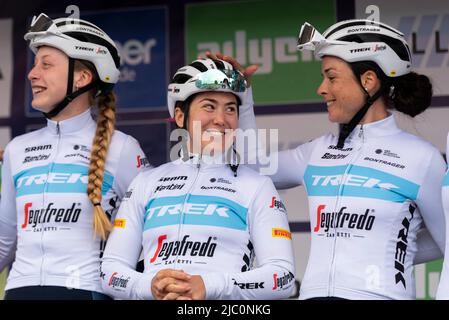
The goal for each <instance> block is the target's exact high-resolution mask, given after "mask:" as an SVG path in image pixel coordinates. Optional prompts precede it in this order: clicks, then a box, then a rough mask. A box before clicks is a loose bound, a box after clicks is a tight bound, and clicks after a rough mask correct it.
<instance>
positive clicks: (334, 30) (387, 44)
mask: <svg viewBox="0 0 449 320" xmlns="http://www.w3.org/2000/svg"><path fill="white" fill-rule="evenodd" d="M373 24H374V25H373ZM368 43H369V44H372V46H371V47H366V45H367V44H368ZM298 50H300V51H302V50H312V51H314V53H315V56H316V57H317V58H318V59H321V58H323V57H324V56H326V55H328V56H335V57H338V58H340V59H343V60H345V61H346V62H348V63H352V62H359V61H372V62H375V63H376V64H377V65H378V66H379V68H380V69H381V70H382V71H383V72H384V74H385V75H386V76H387V77H398V76H402V75H405V74H407V73H409V72H410V71H411V65H412V63H411V53H410V48H409V46H408V44H407V42H406V41H405V38H404V35H403V34H402V33H401V32H400V31H398V30H396V29H394V28H392V27H390V26H388V25H386V24H383V23H380V22H373V21H370V20H347V21H341V22H338V23H336V24H334V25H333V26H331V27H329V28H328V29H327V30H326V31H325V32H324V33H323V34H320V33H319V32H318V31H317V30H316V29H315V28H314V27H313V26H312V25H310V24H309V23H304V25H303V27H302V28H301V31H300V35H299V39H298ZM355 53H358V54H355Z"/></svg>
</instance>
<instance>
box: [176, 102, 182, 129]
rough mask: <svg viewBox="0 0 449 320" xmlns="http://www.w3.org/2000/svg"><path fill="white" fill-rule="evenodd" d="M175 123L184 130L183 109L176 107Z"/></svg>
mask: <svg viewBox="0 0 449 320" xmlns="http://www.w3.org/2000/svg"><path fill="white" fill-rule="evenodd" d="M175 121H176V125H177V126H178V127H179V128H182V127H183V125H184V112H182V110H181V108H179V107H175Z"/></svg>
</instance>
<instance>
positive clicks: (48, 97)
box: [28, 46, 69, 112]
mask: <svg viewBox="0 0 449 320" xmlns="http://www.w3.org/2000/svg"><path fill="white" fill-rule="evenodd" d="M68 61H69V59H68V57H67V55H66V54H64V53H63V52H62V51H60V50H58V49H56V48H52V47H47V46H43V47H40V48H39V49H38V51H37V53H36V57H35V60H34V66H33V68H32V69H31V70H30V72H29V73H28V80H30V82H31V89H32V91H33V100H32V102H31V105H32V106H33V108H35V109H37V110H39V111H42V112H49V111H50V110H52V109H53V107H54V106H55V105H56V104H57V103H59V102H60V101H62V100H63V99H64V97H65V95H66V91H67V77H68V72H69V71H68Z"/></svg>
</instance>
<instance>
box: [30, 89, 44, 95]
mask: <svg viewBox="0 0 449 320" xmlns="http://www.w3.org/2000/svg"><path fill="white" fill-rule="evenodd" d="M44 90H45V88H33V94H38V93H41V92H42V91H44Z"/></svg>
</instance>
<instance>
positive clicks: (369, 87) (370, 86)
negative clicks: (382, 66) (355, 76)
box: [360, 70, 380, 93]
mask: <svg viewBox="0 0 449 320" xmlns="http://www.w3.org/2000/svg"><path fill="white" fill-rule="evenodd" d="M360 80H361V81H362V85H363V87H364V88H365V90H366V91H368V92H369V93H374V92H377V90H378V89H379V88H380V79H379V78H378V77H377V74H376V73H375V72H374V71H373V70H368V71H365V73H364V74H362V76H361V77H360Z"/></svg>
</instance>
